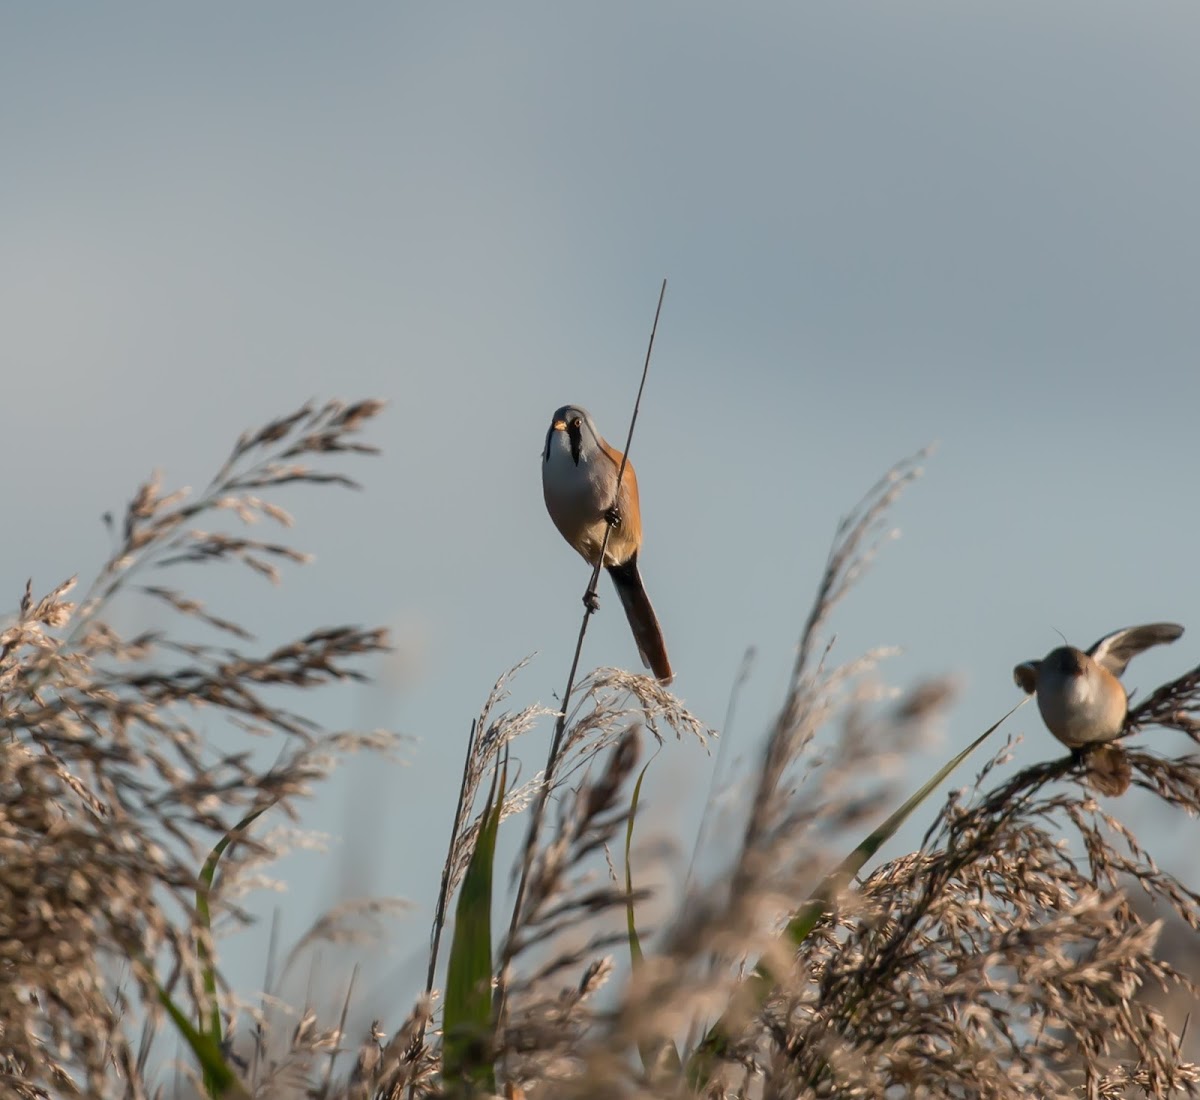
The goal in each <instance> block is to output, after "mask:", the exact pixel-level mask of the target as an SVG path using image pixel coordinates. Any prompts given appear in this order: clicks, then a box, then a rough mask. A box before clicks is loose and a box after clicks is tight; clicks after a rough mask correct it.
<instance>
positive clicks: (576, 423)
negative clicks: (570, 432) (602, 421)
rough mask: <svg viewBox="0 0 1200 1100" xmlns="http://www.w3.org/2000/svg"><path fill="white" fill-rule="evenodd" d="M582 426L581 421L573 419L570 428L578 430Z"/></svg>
mask: <svg viewBox="0 0 1200 1100" xmlns="http://www.w3.org/2000/svg"><path fill="white" fill-rule="evenodd" d="M582 426H583V421H582V420H580V419H579V417H575V419H574V420H572V421H571V427H572V428H579V427H582Z"/></svg>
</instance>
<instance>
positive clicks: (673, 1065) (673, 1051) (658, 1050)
mask: <svg viewBox="0 0 1200 1100" xmlns="http://www.w3.org/2000/svg"><path fill="white" fill-rule="evenodd" d="M656 755H657V754H656ZM653 762H654V757H651V758H650V759H649V760H647V761H646V763H645V765H644V766H643V767H642V770H641V772H640V773H639V774H638V778H637V782H636V783H635V784H634V786H633V798H632V799H631V800H630V804H629V820H628V821H627V822H626V823H625V924H626V927H627V929H628V933H629V960H630V963H631V965H632V967H633V969H634V970H635V971H636V970H637V969H638V968H639V967H640V966H641V965H642V961H643V959H644V956H643V954H642V941H641V939H640V938H639V937H638V931H637V917H636V914H635V913H634V907H633V867H632V864H631V863H630V861H629V851H630V849H631V847H632V846H633V825H634V822H635V821H636V819H637V811H638V802H639V801H640V800H641V797H642V780H643V779H645V778H646V772H647V771H648V770H649V768H650V765H651V764H652V763H653ZM638 1053H639V1054H640V1055H641V1056H642V1065H643V1066H645V1067H646V1072H647V1073H649V1074H651V1075H655V1074H660V1073H663V1072H664V1071H665V1072H667V1073H670V1074H671V1075H672V1076H676V1075H678V1073H679V1071H680V1070H681V1069H682V1068H683V1063H682V1061H681V1060H680V1058H679V1050H678V1049H677V1048H676V1046H675V1044H674V1043H673V1042H671V1041H670V1040H667V1039H639V1040H638Z"/></svg>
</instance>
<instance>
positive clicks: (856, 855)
mask: <svg viewBox="0 0 1200 1100" xmlns="http://www.w3.org/2000/svg"><path fill="white" fill-rule="evenodd" d="M1027 702H1028V697H1027V698H1025V699H1022V700H1021V702H1019V703H1018V704H1017V705H1016V706H1015V707H1013V708H1012V710H1010V711H1009V712H1008V713H1007V714H1005V715H1004V717H1003V718H1001V719H1000V720H999V721H998V722H995V723H993V724H992V725H990V726H989V727H988V728H987V729H986V730H984V731H983V733H981V734H980V735H979V736H978V737H976V738H975V740H974V741H972V742H971V743H970V744H969V745H968V746H967V747H966V748H965V749H963V750H962V752H960V753H958V754H957V755H956V756H954V757H952V758H951V759H950V760H948V761H947V762H946V763H945V764H943V765H942V766H941V767H940V768H939V769H938V770H937V771H936V772H935V773H934V774H933V776H932V777H931V778H930V779H929V780H928V781H926V782H925V783H923V784H922V785H921V787H920V788H919V789H918V790H917V791H916V793H914V794H913V795H912V796H911V797H910V798H909V799H907V800H906V801H905V802H904V804H903V805H902V806H901V807H900V808H899V809H898V810H896V812H895V813H893V814H892V815H891V816H890V817H889V818H888V819H887V820H886V821H885V822H884V823H883V824H882V825H880V826H879V828H878V829H875V830H874V831H873V832H872V833H870V834H869V835H868V836H867V837H866V838H865V839H864V840H863V841H862V842H861V843H860V844H859V845H858V846H857V847H856V848H855V849H854V850H853V851H852V852H851V853H850V854H849V855H848V856H847V857H846V858H845V859H843V860H842V862H841V863H840V864H838V866H837V869H836V870H834V871H833V872H831V873H830V874H829V875H826V877H825V879H824V880H823V881H822V882H821V884H820V886H818V887H817V889H816V891H815V892H814V893H813V896H812V898H811V899H810V900H809V901H808V902H807V903H805V905H803V906H802V907H801V908H800V910H799V911H798V912H797V913H796V915H795V916H793V917H792V919H791V920H790V921H789V922H788V926H787V929H786V930H785V932H784V935H785V936H787V937H788V939H790V940H791V941H792V943H793V944H794V945H796V946H799V945H800V944H802V943H803V942H804V941H805V940H806V939H807V938H808V936H809V934H810V933H811V932H812V930H813V929H814V928H816V926H817V925H818V924H819V923H820V921H821V920H822V919H823V918H824V917H825V916H827V915H828V914H829V912H830V910H831V906H832V905H833V902H834V900H835V899H836V898H837V895H838V893H839V892H840V891H841V890H843V889H844V888H845V887H846V886H847V885H849V883H850V881H851V880H852V879H853V878H854V876H855V875H856V874H858V872H859V871H861V870H862V868H863V867H864V866H865V864H866V862H867V860H869V859H870V858H871V857H872V856H873V855H874V854H875V853H876V852H877V851H879V849H880V848H881V847H882V846H883V845H884V844H885V843H886V842H887V841H888V840H889V839H891V837H892V836H893V835H894V834H895V832H896V830H897V829H899V828H900V826H901V825H903V824H904V822H905V821H907V820H908V818H909V817H910V816H911V815H912V813H913V811H914V810H915V809H916V808H917V807H918V806H920V805H921V803H922V802H924V801H925V799H927V798H928V797H929V796H930V795H931V794H932V793H933V792H934V791H935V790H936V789H937V788H938V786H940V785H941V783H942V781H943V780H945V778H946V777H947V776H948V775H949V774H950V773H951V772H952V771H954V769H955V768H957V767H958V766H959V764H961V763H962V762H963V761H964V760H966V758H967V757H968V756H970V755H971V753H973V752H974V751H975V750H976V749H977V748H979V746H980V745H982V744H983V743H984V741H986V740H987V739H988V738H989V737H990V736H991V735H992V734H993V733H995V732H996V730H997V729H998V728H999V727H1000V726H1001V724H1003V723H1004V722H1005V721H1007V720H1008V718H1010V717H1011V716H1012V715H1013V714H1014V713H1015V712H1016V711H1017V710H1018V709H1019V708H1020V707H1022V706H1024V705H1025V703H1027ZM750 982H751V990H752V998H751V1003H753V1004H756V1005H761V1004H762V1003H763V1002H764V1001H765V1000H766V999H767V996H768V995H769V994H770V992H771V989H772V988H773V987H774V984H775V983H774V980H773V978H772V976H771V974H770V972H769V971H768V970H767V969H766V967H765V966H763V965H762V964H761V963H760V964H759V966H758V967H756V968H755V970H754V973H753V975H752V976H751V978H750ZM731 1033H732V1026H731V1021H730V1020H729V1019H728V1017H727V1016H722V1017H721V1019H719V1020H718V1021H717V1022H716V1023H715V1024H713V1026H712V1028H711V1029H709V1032H708V1034H707V1035H706V1036H705V1037H704V1039H703V1040H702V1041H701V1043H700V1045H699V1046H698V1047H697V1048H696V1050H695V1052H694V1053H693V1054H692V1056H691V1057H690V1058H689V1059H688V1082H689V1084H690V1085H691V1087H692V1088H694V1089H696V1088H703V1087H704V1085H706V1084H707V1083H708V1080H709V1078H710V1077H711V1076H712V1068H713V1066H714V1064H715V1063H716V1061H717V1059H718V1058H720V1057H721V1056H722V1055H723V1054H724V1052H725V1051H726V1049H727V1048H728V1045H729V1040H730V1037H731Z"/></svg>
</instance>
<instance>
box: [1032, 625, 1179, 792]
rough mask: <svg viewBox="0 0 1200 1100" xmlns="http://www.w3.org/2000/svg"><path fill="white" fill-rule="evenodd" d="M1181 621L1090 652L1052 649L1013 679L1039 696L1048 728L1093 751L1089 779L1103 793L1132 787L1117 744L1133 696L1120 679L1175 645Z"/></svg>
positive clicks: (1102, 643)
mask: <svg viewBox="0 0 1200 1100" xmlns="http://www.w3.org/2000/svg"><path fill="white" fill-rule="evenodd" d="M1182 633H1183V627H1182V626H1179V625H1178V624H1177V623H1150V624H1148V625H1146V626H1130V627H1126V628H1125V629H1124V630H1117V631H1114V632H1113V633H1112V634H1107V635H1105V636H1104V637H1103V638H1101V639H1100V640H1099V641H1098V642H1097V643H1096V644H1095V645H1094V646H1092V647H1091V649H1089V650H1088V651H1087V652H1086V653H1085V652H1083V651H1082V650H1079V649H1076V648H1075V647H1074V646H1069V645H1065V646H1059V648H1058V649H1052V650H1051V651H1050V652H1049V653H1047V654H1046V656H1045V657H1043V658H1042V659H1041V660H1040V661H1024V662H1022V663H1021V664H1019V665H1017V667H1016V668H1014V669H1013V679H1014V680H1015V681H1016V682H1017V686H1018V687H1020V688H1022V689H1024V691H1025V692H1026V694H1029V695H1032V694H1034V692H1036V693H1037V704H1038V710H1039V711H1041V714H1042V721H1044V722H1045V723H1046V728H1047V729H1049V731H1050V732H1051V733H1052V734H1054V736H1055V737H1057V738H1058V739H1059V740H1060V741H1061V742H1062V743H1063V744H1064V745H1066V746H1067V747H1068V748H1070V749H1072V750H1074V751H1075V752H1077V753H1082V752H1083V750H1092V751H1091V752H1090V753H1089V756H1090V764H1089V777H1090V778H1091V779H1093V781H1094V785H1095V786H1096V788H1097V789H1098V790H1100V791H1101V793H1103V794H1121V793H1123V791H1124V790H1125V789H1126V788H1127V787H1128V786H1129V763H1128V761H1127V760H1126V759H1125V755H1124V753H1123V752H1122V751H1121V749H1120V746H1118V745H1109V742H1112V741H1115V740H1116V739H1117V737H1119V736H1120V734H1121V732H1122V730H1123V729H1124V728H1125V718H1126V716H1127V715H1128V713H1129V696H1128V694H1127V693H1126V691H1125V686H1124V685H1123V684H1122V683H1121V681H1120V680H1119V679H1118V677H1119V676H1121V675H1122V674H1123V673H1124V671H1125V668H1126V666H1127V665H1128V664H1129V662H1130V661H1131V660H1133V658H1134V657H1136V656H1137V655H1138V654H1139V653H1141V652H1142V650H1144V649H1149V648H1150V647H1151V646H1156V645H1165V644H1166V643H1168V642H1173V641H1175V639H1176V638H1178V637H1179V636H1180V635H1181V634H1182Z"/></svg>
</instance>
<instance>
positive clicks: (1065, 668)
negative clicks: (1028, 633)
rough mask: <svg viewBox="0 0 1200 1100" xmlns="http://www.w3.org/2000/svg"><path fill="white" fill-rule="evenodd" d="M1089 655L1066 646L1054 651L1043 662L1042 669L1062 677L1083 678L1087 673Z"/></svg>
mask: <svg viewBox="0 0 1200 1100" xmlns="http://www.w3.org/2000/svg"><path fill="white" fill-rule="evenodd" d="M1087 661H1088V658H1087V654H1086V653H1083V652H1081V651H1080V650H1078V649H1076V648H1075V647H1074V646H1070V645H1064V646H1059V647H1058V649H1052V650H1051V651H1050V652H1049V653H1047V654H1046V657H1045V659H1044V660H1043V661H1042V668H1043V669H1046V670H1048V671H1050V670H1052V671H1054V672H1057V673H1059V674H1060V675H1062V676H1082V675H1083V674H1084V673H1085V672H1086V671H1087Z"/></svg>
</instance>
